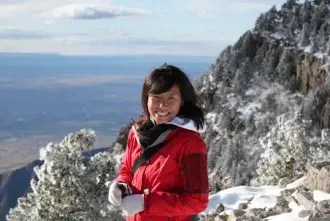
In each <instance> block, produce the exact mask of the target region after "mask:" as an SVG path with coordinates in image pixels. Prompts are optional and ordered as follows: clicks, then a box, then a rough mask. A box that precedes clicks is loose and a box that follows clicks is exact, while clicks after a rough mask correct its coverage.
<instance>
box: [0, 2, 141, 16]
mask: <svg viewBox="0 0 330 221" xmlns="http://www.w3.org/2000/svg"><path fill="white" fill-rule="evenodd" d="M91 2H93V4H90V3H91ZM110 3H111V1H110V0H93V1H91V0H13V1H12V0H0V5H1V7H0V19H9V18H18V17H21V16H22V15H23V16H24V15H25V16H27V17H29V18H41V19H43V18H45V15H47V17H49V19H52V18H54V17H57V18H76V19H79V18H80V19H97V18H113V17H118V16H135V15H142V14H147V12H146V11H145V10H142V9H129V8H119V7H114V6H112V5H111V4H110Z"/></svg>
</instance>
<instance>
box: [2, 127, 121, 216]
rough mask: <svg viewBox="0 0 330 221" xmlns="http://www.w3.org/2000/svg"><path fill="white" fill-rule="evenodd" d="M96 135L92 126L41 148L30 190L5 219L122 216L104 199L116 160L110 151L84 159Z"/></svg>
mask: <svg viewBox="0 0 330 221" xmlns="http://www.w3.org/2000/svg"><path fill="white" fill-rule="evenodd" d="M95 140H96V137H95V134H94V132H93V131H91V130H81V131H79V132H77V133H75V134H69V135H68V136H67V137H65V138H64V139H63V141H61V142H60V143H56V144H53V143H50V144H48V145H47V146H46V147H44V148H41V150H40V160H43V161H44V163H43V165H42V166H41V167H35V168H34V171H35V173H36V175H37V178H38V179H37V180H34V179H32V180H31V188H32V190H33V192H32V193H29V194H28V195H27V197H22V198H19V199H18V205H17V207H16V208H14V209H11V210H10V212H9V214H8V216H7V220H8V221H21V220H29V221H74V220H83V221H89V220H93V221H103V220H104V221H105V220H123V218H122V216H121V215H120V214H119V212H118V211H116V209H115V208H113V207H112V206H110V204H109V203H108V202H107V193H108V185H109V182H110V181H111V180H113V179H114V176H115V169H114V168H115V160H114V159H113V158H112V156H111V155H110V153H108V152H103V153H98V154H96V155H95V156H93V157H91V158H90V159H87V158H86V157H84V156H83V151H87V150H90V149H91V148H92V147H93V145H94V143H95Z"/></svg>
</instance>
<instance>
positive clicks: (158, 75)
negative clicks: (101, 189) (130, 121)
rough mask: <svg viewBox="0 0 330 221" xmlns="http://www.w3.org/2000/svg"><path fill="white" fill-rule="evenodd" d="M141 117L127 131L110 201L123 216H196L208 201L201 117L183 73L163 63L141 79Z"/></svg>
mask: <svg viewBox="0 0 330 221" xmlns="http://www.w3.org/2000/svg"><path fill="white" fill-rule="evenodd" d="M141 102H142V108H143V112H144V113H143V117H142V119H141V120H140V121H139V122H137V123H135V124H134V125H133V127H132V129H131V131H130V132H129V135H128V141H127V147H126V151H125V154H124V156H123V159H122V164H121V168H120V171H119V173H118V177H117V179H116V182H113V183H112V184H111V186H110V189H109V202H110V203H111V204H113V205H115V206H121V208H122V209H123V212H124V214H125V215H126V220H127V221H133V220H134V221H152V220H158V221H169V220H171V221H188V220H189V221H192V220H193V221H194V220H197V219H198V218H197V215H196V214H197V213H199V212H201V211H203V210H204V209H205V208H206V206H207V203H208V193H209V184H208V175H207V148H206V145H205V143H204V141H203V139H202V138H201V136H200V133H201V132H203V131H204V129H205V128H204V124H205V122H204V116H203V112H202V109H201V107H200V106H199V103H198V101H197V96H196V93H195V90H194V88H193V86H192V84H191V83H190V81H189V79H188V77H187V75H186V74H185V73H184V72H183V71H181V70H180V69H179V68H177V67H175V66H172V65H167V64H165V65H163V66H161V67H160V68H156V69H155V70H154V71H152V72H151V73H150V74H149V75H148V76H147V77H146V78H145V80H144V84H143V89H142V95H141Z"/></svg>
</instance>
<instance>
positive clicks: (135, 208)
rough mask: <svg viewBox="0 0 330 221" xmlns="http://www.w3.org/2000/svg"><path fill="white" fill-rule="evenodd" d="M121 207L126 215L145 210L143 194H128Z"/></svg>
mask: <svg viewBox="0 0 330 221" xmlns="http://www.w3.org/2000/svg"><path fill="white" fill-rule="evenodd" d="M121 207H122V208H123V212H124V214H125V216H132V215H134V214H136V213H139V212H141V211H143V210H144V197H143V194H134V195H128V196H126V197H124V198H123V200H122V204H121Z"/></svg>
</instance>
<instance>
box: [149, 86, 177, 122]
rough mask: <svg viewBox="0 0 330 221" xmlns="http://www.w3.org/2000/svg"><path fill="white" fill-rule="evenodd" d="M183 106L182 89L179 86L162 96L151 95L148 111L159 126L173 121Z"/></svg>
mask: <svg viewBox="0 0 330 221" xmlns="http://www.w3.org/2000/svg"><path fill="white" fill-rule="evenodd" d="M182 104H183V101H182V97H181V93H180V89H179V87H178V86H177V85H174V86H173V87H172V88H171V90H169V91H167V92H164V93H162V94H149V96H148V111H149V114H150V117H151V118H153V119H154V120H155V121H156V124H157V125H158V124H164V123H167V122H169V121H171V120H172V119H173V118H174V117H175V116H176V115H178V113H179V111H180V107H181V105H182Z"/></svg>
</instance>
